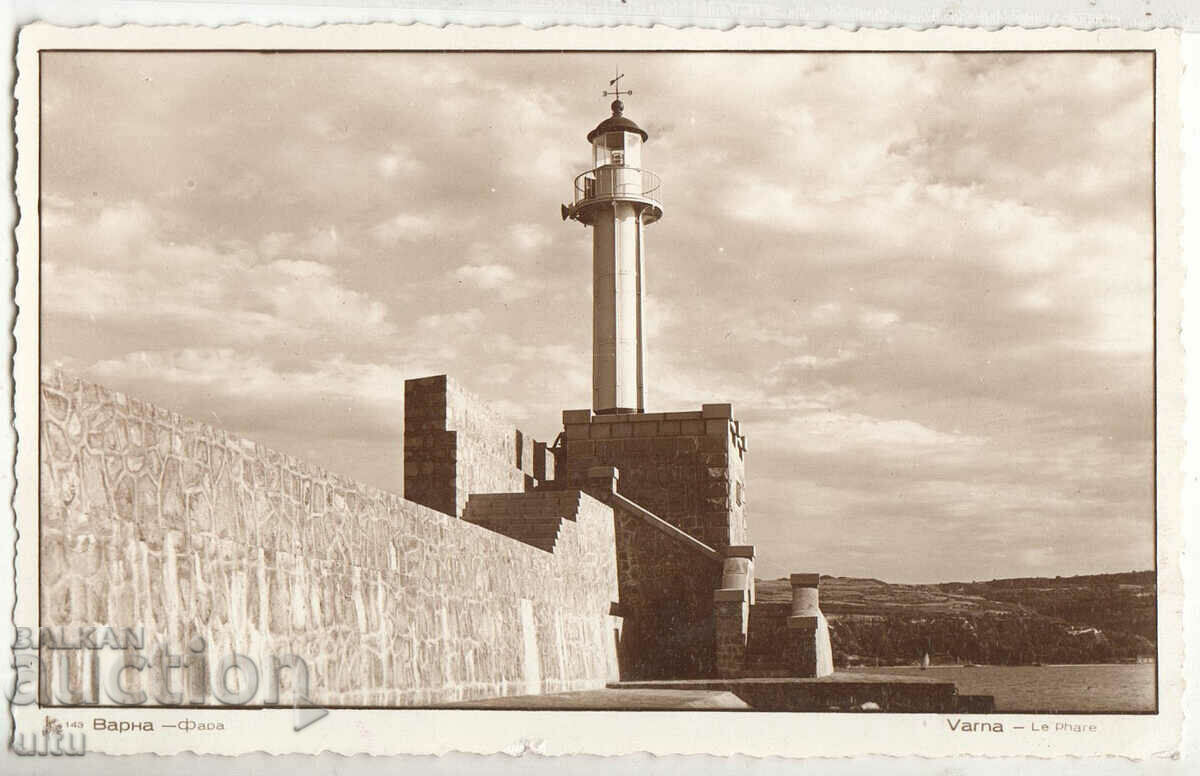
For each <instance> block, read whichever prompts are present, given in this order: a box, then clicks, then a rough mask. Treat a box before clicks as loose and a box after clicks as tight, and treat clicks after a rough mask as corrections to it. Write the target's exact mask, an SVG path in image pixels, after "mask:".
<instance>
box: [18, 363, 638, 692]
mask: <svg viewBox="0 0 1200 776" xmlns="http://www.w3.org/2000/svg"><path fill="white" fill-rule="evenodd" d="M407 393H408V391H407V390H406V394H407ZM417 393H418V394H420V391H418V392H417ZM434 393H436V391H434ZM442 394H443V395H447V396H450V397H451V403H452V404H453V402H455V401H457V399H455V398H454V394H453V392H452V391H447V390H442ZM433 401H434V400H432V399H431V400H430V403H431V404H432V403H433ZM422 411H428V412H429V414H430V416H432V415H436V414H437V412H438V411H440V410H438V408H430V407H425V408H424V409H422ZM467 414H468V415H469V413H467ZM443 417H451V418H453V422H454V423H455V424H457V428H456V429H455V431H457V432H459V433H466V434H467V436H469V437H473V438H476V439H478V442H474V443H472V446H468V447H469V448H470V449H471V450H473V452H470V453H468V455H467V457H468V459H471V460H470V462H469V465H468V467H467V470H466V471H463V470H461V469H460V470H459V472H458V474H456V475H455V476H456V477H457V478H458V479H457V482H458V484H459V485H460V486H461V484H462V483H463V482H464V481H465V482H493V481H496V482H502V483H503V485H504V486H505V487H504V488H496V487H490V488H487V487H479V488H476V490H506V489H510V488H511V489H518V490H519V489H522V488H523V486H524V483H523V478H524V476H525V471H526V470H525V467H526V466H527V465H528V467H529V472H532V468H533V467H532V462H529V463H528V464H527V463H526V461H524V460H520V461H519V460H518V459H517V455H518V451H521V452H520V454H521V455H524V450H525V449H526V447H529V448H532V442H530V443H529V444H528V445H519V444H518V442H517V439H516V437H515V436H514V437H513V438H512V439H511V440H510V441H511V443H512V444H511V445H510V446H509V447H510V449H511V451H512V459H511V462H510V464H509V465H508V466H507V467H505V466H501V465H499V464H500V463H503V461H504V457H505V455H507V453H505V452H504V448H505V446H506V445H508V442H506V441H505V439H504V438H503V434H495V435H493V434H491V432H490V430H489V431H488V432H487V433H485V432H484V428H483V425H482V422H480V423H481V425H479V426H476V425H474V424H475V423H476V422H477V421H476V420H473V419H472V417H473V416H471V417H465V418H464V416H463V414H462V413H460V412H459V408H458V407H457V405H455V406H453V407H451V408H450V409H448V410H446V411H445V412H444V413H443ZM488 423H490V420H489V421H488ZM433 425H436V423H432V422H431V426H430V428H429V429H424V428H422V429H420V433H422V434H427V435H428V436H429V437H431V438H432V437H434V436H436V435H435V434H433V433H431V432H432V431H434V430H435V429H433V427H432V426H433ZM412 430H413V431H414V432H415V431H417V429H412ZM493 430H494V429H493ZM407 431H408V430H407V429H406V435H407ZM427 432H428V433H427ZM451 433H454V432H451ZM493 445H494V449H493ZM476 447H477V448H478V449H477V450H476V449H475V448H476ZM458 449H459V451H460V453H459V455H460V460H459V461H454V463H456V464H460V463H461V462H462V461H461V451H462V450H463V449H464V448H463V445H462V442H461V441H460V442H459V448H458ZM493 458H495V461H493V460H492V459H493ZM40 461H41V469H40V505H41V507H40V533H41V536H40V581H41V585H40V594H41V600H40V617H41V621H40V625H41V626H43V627H52V628H57V627H63V628H67V629H75V628H85V627H114V628H125V627H142V628H144V633H145V637H146V642H147V643H146V649H147V652H150V653H151V654H148V655H147V657H148V659H150V660H151V661H154V660H155V656H154V654H153V652H154V650H156V649H159V648H161V647H166V648H169V649H170V651H171V652H172V653H173V654H181V653H184V652H185V649H186V645H188V644H189V643H193V641H194V639H195V637H197V636H198V637H201V638H202V639H203V644H204V650H205V651H204V653H203V655H202V658H203V660H204V661H206V662H207V665H208V666H209V671H211V668H212V664H213V663H214V662H215V661H217V660H219V659H220V657H221V656H225V655H229V654H232V653H239V654H243V655H247V656H249V657H250V658H251V659H253V660H256V661H259V664H260V665H266V664H267V659H268V658H269V657H271V656H278V655H280V654H294V655H298V656H299V657H301V658H302V659H303V660H305V661H306V662H307V663H308V666H309V670H310V672H311V675H310V691H309V694H308V695H309V699H310V700H311V701H312V702H313V703H316V704H323V705H361V706H380V707H383V706H403V705H416V704H432V703H443V702H453V701H462V700H470V699H475V698H484V697H491V696H497V695H513V694H526V693H536V692H559V691H570V690H581V689H592V688H598V687H602V686H603V685H604V683H605V682H606V681H611V680H614V679H616V678H617V674H618V668H617V649H618V647H617V638H616V633H617V630H618V629H619V628H620V620H619V618H618V617H614V616H613V615H612V603H613V602H614V601H616V600H617V595H618V588H617V563H618V559H617V558H616V553H615V551H614V518H613V512H612V509H611V508H609V507H608V506H606V505H604V504H602V503H601V502H599V501H597V500H595V499H593V498H591V497H589V496H581V497H580V498H579V499H578V506H577V511H576V514H575V515H574V519H567V520H563V521H562V525H561V528H560V532H559V533H558V535H557V536H556V541H555V542H554V544H553V552H547V551H545V550H543V549H539V548H538V547H535V546H532V545H530V544H527V543H525V542H522V541H517V540H514V539H512V538H510V537H508V536H504V535H501V534H499V533H495V532H493V531H490V530H488V529H486V528H483V527H480V526H478V525H473V524H471V523H469V522H466V521H463V520H459V519H456V518H455V517H453V516H452V515H453V514H454V511H455V510H447V511H449V512H450V514H443V513H442V512H441V511H437V510H439V509H442V508H448V507H451V506H452V505H453V502H452V501H450V500H448V499H449V496H447V495H446V494H445V493H440V494H439V493H435V492H434V491H429V492H428V493H426V494H425V495H427V496H428V498H429V500H430V501H435V502H436V501H437V499H438V498H444V499H447V500H446V501H443V502H439V503H438V504H437V505H434V504H430V505H428V506H422V505H421V504H417V503H413V502H412V501H409V500H405V499H403V498H401V497H400V496H397V495H394V494H390V493H386V492H383V491H380V490H377V489H374V488H371V487H368V486H365V485H361V484H358V483H356V482H353V481H351V480H349V479H347V478H345V477H341V476H338V475H336V474H332V473H330V472H327V471H325V470H323V469H320V468H317V467H316V466H313V465H312V464H309V463H306V462H304V461H300V460H297V459H295V458H291V457H289V456H286V455H283V454H280V453H278V452H275V451H273V450H270V449H267V448H265V447H263V446H261V445H259V444H256V443H254V442H250V441H247V440H245V439H239V438H236V437H233V436H231V435H229V434H227V433H226V432H224V431H221V430H218V429H215V428H212V427H210V426H207V425H205V424H202V423H199V422H197V421H194V420H189V419H186V418H183V417H180V416H179V415H177V414H174V413H171V412H168V411H166V410H163V409H160V408H157V407H154V406H151V405H149V404H146V403H143V402H140V401H137V400H136V399H132V398H128V397H126V396H124V395H122V394H119V393H114V392H111V391H109V390H107V389H105V388H103V387H101V386H98V385H94V384H89V383H86V382H83V381H80V380H78V379H75V378H72V377H66V376H63V375H61V374H59V373H53V374H47V375H45V376H44V377H43V380H42V386H41V435H40ZM493 464H495V465H493ZM448 477H449V475H447V482H449V481H450V480H449V478H448ZM459 493H462V491H456V492H454V493H451V496H453V497H454V498H458V494H459ZM463 495H464V500H465V494H463ZM456 508H461V505H457V506H456ZM625 562H628V561H625ZM43 651H45V650H43ZM51 666H53V663H51ZM54 670H57V669H54ZM67 670H68V672H69V668H68V669H67ZM126 673H127V674H130V673H132V672H126ZM204 675H205V672H203V671H201V672H199V674H198V677H197V676H194V675H193V674H192V673H191V672H189V673H188V677H187V680H186V681H187V682H188V685H189V687H194V686H196V685H199V686H200V689H203V682H204ZM155 676H156V672H154V671H153V670H147V671H144V672H141V673H140V674H138V675H137V676H135V677H133V678H132V680H130V681H127V682H126V684H127V685H132V686H136V685H137V684H138V683H139V682H141V683H142V688H143V689H145V690H146V691H147V692H148V693H151V698H152V699H153V697H154V696H153V692H154V687H153V686H152V685H154V683H155V682H156V681H157V680H156V679H155ZM49 679H50V682H51V683H53V682H54V681H55V677H54V676H53V671H52V672H51V675H50V677H49ZM64 679H65V681H66V682H67V684H68V685H70V684H72V682H71V677H69V676H67V677H58V680H59V681H62V680H64ZM44 700H49V699H44ZM151 702H153V700H151ZM193 702H194V701H193ZM202 702H204V703H215V701H214V700H213V699H212V698H211V696H209V697H206V698H204V699H203V701H202ZM282 702H284V703H289V704H290V702H291V701H290V699H287V698H286V697H285V698H284V700H283V701H282Z"/></svg>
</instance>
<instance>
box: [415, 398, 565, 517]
mask: <svg viewBox="0 0 1200 776" xmlns="http://www.w3.org/2000/svg"><path fill="white" fill-rule="evenodd" d="M548 456H550V453H549V452H548V450H547V448H546V445H545V444H540V443H537V442H535V441H534V440H533V438H532V437H529V436H527V435H525V434H524V433H522V432H521V431H520V430H519V429H516V428H514V427H513V426H512V425H510V424H509V423H508V422H506V421H505V420H504V419H503V418H501V417H500V416H499V415H497V414H496V413H495V412H494V411H493V410H492V409H491V408H490V407H488V406H487V405H486V404H484V403H483V402H482V401H481V400H480V399H478V398H476V397H475V396H474V395H472V394H471V393H469V392H468V391H467V390H466V389H464V388H463V387H462V386H460V385H459V384H458V383H456V382H455V381H454V380H451V379H450V378H449V377H447V376H446V375H436V376H434V377H422V378H418V379H414V380H406V381H405V382H404V497H405V498H407V499H409V500H410V501H415V502H417V503H418V504H424V505H425V506H427V507H430V508H431V509H436V510H438V511H439V512H444V513H446V514H448V515H455V516H458V517H462V514H463V509H464V508H465V507H466V504H467V498H468V496H469V495H470V494H472V493H518V492H522V491H525V490H529V489H532V488H533V487H534V486H536V484H537V480H538V478H539V477H541V478H545V477H547V476H552V475H553V472H554V464H553V461H547V457H548Z"/></svg>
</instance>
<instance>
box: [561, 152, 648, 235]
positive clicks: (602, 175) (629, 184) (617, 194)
mask: <svg viewBox="0 0 1200 776" xmlns="http://www.w3.org/2000/svg"><path fill="white" fill-rule="evenodd" d="M661 191H662V181H661V179H659V177H658V176H657V175H655V174H654V173H652V172H650V171H649V170H642V169H639V168H637V167H626V166H624V165H613V164H609V165H604V166H603V167H597V168H595V169H593V170H588V171H587V172H585V173H582V174H581V175H579V176H577V177H576V178H575V196H574V199H573V200H572V203H571V206H570V207H569V208H567V209H565V211H564V217H567V218H574V219H576V220H579V221H582V222H584V223H590V222H591V217H590V211H591V210H592V209H593V207H594V206H596V205H601V204H604V203H609V202H615V201H620V202H630V203H633V204H635V205H641V206H642V207H641V213H642V222H643V223H646V224H649V223H652V222H654V221H657V220H658V219H660V218H662V200H661V199H660V196H661Z"/></svg>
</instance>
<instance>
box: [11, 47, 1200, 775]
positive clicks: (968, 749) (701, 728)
mask: <svg viewBox="0 0 1200 776" xmlns="http://www.w3.org/2000/svg"><path fill="white" fill-rule="evenodd" d="M52 47H73V48H79V47H88V48H158V49H169V48H213V49H220V48H247V49H253V48H271V49H280V48H288V49H298V50H304V49H324V48H337V49H362V48H390V49H405V48H454V49H458V48H461V49H476V48H483V49H486V48H493V49H494V48H547V49H576V48H603V49H612V50H621V49H647V48H649V49H652V48H673V49H696V50H703V49H708V48H724V49H731V48H732V49H829V48H836V49H845V50H862V49H873V50H878V49H891V50H904V49H914V48H917V49H939V48H949V49H956V50H981V49H982V50H987V49H998V48H1012V49H1022V48H1036V49H1058V48H1062V49H1091V48H1154V49H1156V50H1157V51H1158V78H1159V81H1158V101H1157V109H1158V116H1157V126H1158V143H1159V152H1158V160H1157V161H1158V170H1157V174H1158V241H1159V247H1158V284H1159V286H1158V287H1159V302H1158V304H1159V308H1158V312H1159V321H1158V337H1159V341H1158V356H1159V374H1158V381H1159V382H1158V386H1159V420H1158V430H1159V435H1160V438H1159V590H1160V593H1159V595H1160V599H1159V615H1160V617H1159V622H1160V636H1159V655H1160V671H1161V682H1160V690H1161V692H1160V708H1159V714H1158V715H1155V716H1120V717H1117V716H1108V715H1105V716H1095V717H1092V716H1088V717H1083V716H1072V717H1069V718H1068V719H1070V720H1071V721H1073V722H1089V723H1093V724H1096V725H1097V726H1098V727H1099V729H1100V730H1101V731H1102V735H1096V736H1083V737H1078V738H1076V737H1055V738H1053V739H1050V740H1049V741H1048V742H1047V741H1041V742H1040V743H1042V744H1046V743H1050V744H1051V745H1048V746H1040V747H1039V746H1031V745H1029V743H1028V742H1029V739H1022V738H1021V737H1018V736H1014V735H1011V734H1006V735H1004V736H994V737H986V736H962V735H961V734H949V733H948V732H947V730H946V725H945V723H944V721H943V719H944V717H943V716H942V715H833V714H803V715H795V714H769V713H755V714H715V713H696V712H670V713H664V712H636V713H618V712H570V713H563V712H503V711H488V712H478V711H436V712H434V711H427V710H395V711H336V712H334V713H332V714H331V715H330V716H329V717H327V718H326V719H324V720H322V721H321V722H320V723H319V725H317V726H314V727H313V728H312V729H310V730H309V731H307V732H306V733H304V734H299V735H298V734H296V733H295V732H294V731H293V730H292V716H291V712H290V711H283V710H281V711H237V710H230V711H203V712H200V711H190V712H188V715H189V716H190V717H191V718H193V719H196V720H205V719H222V720H226V721H228V720H233V721H234V724H230V725H228V727H229V728H230V730H228V731H227V732H226V733H225V734H224V735H222V736H217V735H205V736H200V735H197V734H193V735H191V736H185V735H184V734H182V733H179V734H171V733H168V732H166V731H156V733H155V734H154V735H153V736H134V735H129V734H126V735H112V736H105V737H103V738H100V737H98V734H96V735H90V736H89V740H88V745H89V749H92V750H98V751H108V752H113V753H132V752H145V751H153V752H159V753H171V752H178V751H205V752H212V753H220V754H235V753H239V752H245V751H256V750H263V751H267V752H272V753H279V752H289V751H299V752H319V751H333V752H340V753H346V754H350V753H356V752H370V753H375V754H394V753H436V754H440V753H444V752H448V751H464V752H476V753H491V752H510V753H517V752H521V751H526V750H532V751H537V752H541V753H545V754H565V753H573V752H589V753H595V754H625V753H630V752H639V751H646V752H653V753H659V754H661V753H710V754H719V755H726V754H732V753H739V752H740V753H745V754H751V755H755V756H767V755H783V756H789V757H812V756H826V757H830V756H834V757H840V756H853V755H858V756H862V755H868V754H889V755H905V754H911V755H920V756H949V755H956V754H964V753H967V754H975V755H1006V754H1007V755H1021V754H1025V755H1035V756H1054V755H1063V754H1070V755H1106V754H1107V755H1119V756H1126V757H1153V756H1156V755H1157V756H1163V755H1167V756H1169V755H1170V753H1173V752H1176V751H1177V750H1178V748H1179V734H1180V725H1181V721H1182V708H1181V706H1180V699H1179V688H1180V686H1181V685H1180V681H1181V673H1180V671H1181V661H1182V620H1181V612H1182V605H1183V595H1182V587H1181V583H1180V568H1179V557H1178V553H1179V548H1180V523H1179V519H1180V502H1179V498H1180V486H1181V482H1182V480H1181V477H1180V474H1179V461H1180V458H1179V456H1180V454H1181V451H1182V444H1181V442H1182V435H1181V432H1182V422H1183V415H1182V409H1183V408H1182V387H1183V383H1182V350H1181V347H1180V343H1179V337H1178V332H1179V323H1180V312H1181V306H1182V305H1181V296H1180V294H1179V293H1177V291H1176V290H1177V289H1180V288H1181V287H1182V280H1183V277H1182V268H1181V265H1180V261H1179V251H1178V237H1179V234H1178V226H1179V191H1178V170H1179V153H1178V126H1179V113H1178V104H1177V101H1176V99H1175V95H1176V94H1177V85H1176V82H1177V77H1178V74H1179V64H1178V62H1179V50H1178V40H1177V36H1176V35H1175V34H1174V33H1171V32H1150V33H1139V32H1126V31H1119V30H1106V31H1100V32H1080V31H1074V30H1061V29H1059V30H1038V31H1025V30H1014V29H1006V30H1001V31H997V32H983V31H977V30H966V29H954V28H939V29H936V30H930V31H922V32H917V31H912V30H860V31H858V32H848V31H845V30H796V29H736V30H731V31H728V32H720V31H715V30H675V29H667V28H661V27H659V28H653V29H644V28H621V29H599V30H597V29H590V28H578V27H557V28H551V29H546V30H540V31H536V30H530V29H525V28H519V27H516V28H513V27H509V28H502V29H501V28H484V29H471V28H464V27H450V28H446V29H432V28H422V27H394V26H379V25H374V26H367V27H351V26H333V27H321V28H315V29H295V28H282V27H272V28H258V27H250V26H245V25H242V26H237V27H230V28H222V29H195V28H186V27H171V28H138V27H122V28H115V29H112V28H84V29H74V30H68V29H60V28H51V27H46V26H34V27H30V28H26V30H25V31H23V33H22V36H21V39H20V43H19V49H18V57H17V62H18V71H19V80H18V84H17V97H18V120H17V128H18V159H17V182H18V198H19V201H20V203H21V205H22V214H23V216H24V217H23V218H22V220H21V222H20V223H19V225H18V228H17V240H18V246H19V249H20V253H19V257H18V266H19V270H18V272H19V274H18V285H17V296H16V299H17V303H18V306H19V308H20V313H19V316H18V319H17V323H16V338H17V348H18V352H17V357H16V359H15V362H14V377H15V380H16V386H17V390H16V395H15V401H14V406H15V411H16V426H17V431H18V434H19V435H20V439H22V440H26V443H24V444H22V445H21V446H20V448H19V452H18V460H17V469H16V473H17V479H18V482H17V497H16V502H15V503H16V505H17V520H18V530H19V531H20V534H21V537H22V538H21V540H20V542H21V543H20V551H19V553H18V558H17V569H18V576H19V585H18V599H17V606H16V612H15V614H16V617H15V619H16V621H17V622H21V623H22V624H26V623H36V617H37V607H36V579H37V569H36V563H37V555H36V544H35V542H36V535H37V530H36V528H37V527H36V510H37V461H36V439H37V428H36V409H37V391H36V386H37V380H38V369H37V365H36V351H37V336H38V332H37V320H36V316H35V315H34V314H33V311H36V309H37V295H38V290H37V282H38V278H37V272H36V257H37V230H36V219H35V218H31V217H30V216H31V214H35V213H36V208H35V207H33V205H34V204H35V203H36V191H37V168H36V159H37V137H36V131H35V130H36V120H37V115H36V104H37V81H36V78H35V77H34V76H35V75H36V68H37V55H36V52H37V50H38V49H40V48H52ZM29 440H32V441H33V442H34V443H33V444H30V443H28V441H29ZM26 550H30V551H26ZM15 712H16V716H17V719H18V724H19V726H20V727H21V728H22V729H25V728H26V725H28V724H32V725H33V727H34V728H38V727H40V720H41V717H42V714H43V712H41V711H40V710H38V709H36V707H18V708H17V709H15ZM54 715H55V716H56V717H58V718H59V719H63V720H70V719H76V718H78V719H82V720H83V721H84V722H85V728H86V729H87V730H88V732H89V734H91V733H92V730H91V720H92V719H93V718H94V717H96V716H104V717H106V718H108V719H118V720H119V719H128V720H131V721H134V720H146V719H153V720H162V721H172V720H174V719H175V718H177V717H179V716H180V712H179V711H171V710H150V709H127V710H105V711H104V712H103V714H100V713H98V712H94V711H91V710H88V709H78V710H66V709H57V708H56V709H55V710H54ZM1042 718H1043V719H1049V720H1051V721H1053V720H1054V719H1056V718H1054V717H1042ZM999 719H1002V720H1005V721H1012V720H1014V719H1016V718H1015V717H1011V716H1007V715H1005V716H1003V717H999ZM1034 740H1035V741H1036V739H1034Z"/></svg>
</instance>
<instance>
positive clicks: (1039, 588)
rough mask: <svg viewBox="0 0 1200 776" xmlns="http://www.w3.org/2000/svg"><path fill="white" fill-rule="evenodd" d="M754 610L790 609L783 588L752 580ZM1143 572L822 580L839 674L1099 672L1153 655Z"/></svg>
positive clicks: (1149, 580) (1149, 594)
mask: <svg viewBox="0 0 1200 776" xmlns="http://www.w3.org/2000/svg"><path fill="white" fill-rule="evenodd" d="M757 583H758V586H757V598H758V600H759V601H764V602H770V601H777V602H786V601H790V600H791V587H790V586H789V584H788V581H787V580H786V579H776V580H758V581H757ZM1154 602H1155V579H1154V572H1152V571H1135V572H1127V573H1121V574H1099V575H1090V576H1077V577H1055V578H1053V579H1051V578H1020V579H995V580H991V581H988V582H944V583H941V584H936V585H892V584H888V583H887V582H881V581H880V580H878V579H853V578H848V577H822V578H821V610H822V611H823V612H825V614H826V616H827V617H828V618H829V627H830V637H831V639H832V641H833V651H834V659H835V661H836V662H837V663H838V664H839V665H846V664H848V663H855V662H865V663H874V662H875V661H876V660H878V662H879V663H881V664H895V663H901V664H902V663H910V662H913V661H915V660H918V659H919V658H920V657H921V655H922V654H924V653H925V652H926V651H929V652H930V654H931V655H932V656H933V659H934V660H935V662H966V663H980V664H1002V665H1014V664H1027V663H1101V662H1116V661H1123V660H1134V659H1136V658H1138V657H1139V656H1145V655H1153V654H1154V639H1155V630H1154V629H1155V616H1154Z"/></svg>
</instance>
